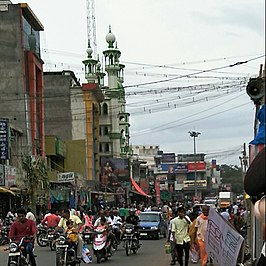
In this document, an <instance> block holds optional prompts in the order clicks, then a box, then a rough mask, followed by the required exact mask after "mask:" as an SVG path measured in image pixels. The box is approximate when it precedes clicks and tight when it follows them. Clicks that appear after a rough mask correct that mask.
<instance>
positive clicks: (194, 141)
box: [188, 131, 201, 198]
mask: <svg viewBox="0 0 266 266" xmlns="http://www.w3.org/2000/svg"><path fill="white" fill-rule="evenodd" d="M188 133H189V135H190V137H192V138H193V143H194V189H195V198H197V196H198V188H197V164H196V163H197V159H196V138H197V137H198V136H199V135H200V134H201V133H200V132H196V131H188Z"/></svg>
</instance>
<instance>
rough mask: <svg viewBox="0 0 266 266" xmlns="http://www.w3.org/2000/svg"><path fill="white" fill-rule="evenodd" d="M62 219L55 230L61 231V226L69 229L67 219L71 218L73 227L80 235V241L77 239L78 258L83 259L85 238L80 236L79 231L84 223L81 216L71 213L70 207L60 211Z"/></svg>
mask: <svg viewBox="0 0 266 266" xmlns="http://www.w3.org/2000/svg"><path fill="white" fill-rule="evenodd" d="M60 215H61V217H62V218H61V219H60V221H59V223H58V225H57V227H56V228H55V231H59V230H60V228H61V229H62V228H63V229H64V230H67V221H69V220H71V221H72V222H73V227H74V228H75V232H76V233H77V235H78V241H77V260H81V258H82V246H83V239H82V237H81V236H80V234H78V233H79V231H80V228H81V227H82V225H83V223H82V221H81V220H80V218H79V217H78V216H77V215H74V214H70V211H69V210H68V209H63V210H61V212H60Z"/></svg>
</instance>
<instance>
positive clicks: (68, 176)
mask: <svg viewBox="0 0 266 266" xmlns="http://www.w3.org/2000/svg"><path fill="white" fill-rule="evenodd" d="M57 181H58V182H73V181H75V173H74V172H67V173H58V174H57Z"/></svg>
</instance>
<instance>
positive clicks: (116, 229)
mask: <svg viewBox="0 0 266 266" xmlns="http://www.w3.org/2000/svg"><path fill="white" fill-rule="evenodd" d="M120 226H121V224H113V225H112V232H113V234H114V235H115V243H114V245H115V246H116V248H117V246H119V245H120V243H121V235H122V231H121V228H120Z"/></svg>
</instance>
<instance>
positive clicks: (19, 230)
mask: <svg viewBox="0 0 266 266" xmlns="http://www.w3.org/2000/svg"><path fill="white" fill-rule="evenodd" d="M16 213H17V220H16V221H15V222H14V223H13V224H12V225H11V227H10V232H9V238H10V239H11V240H14V241H16V242H20V241H21V239H22V238H23V237H28V238H29V239H25V240H24V242H23V244H22V245H23V246H24V249H25V251H26V253H27V254H29V259H30V263H31V265H32V266H36V265H37V264H36V260H35V255H34V253H33V247H34V240H35V238H36V233H37V227H36V224H35V222H34V221H32V220H30V219H27V218H26V214H27V212H26V210H25V209H23V208H20V209H18V210H17V211H16Z"/></svg>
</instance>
